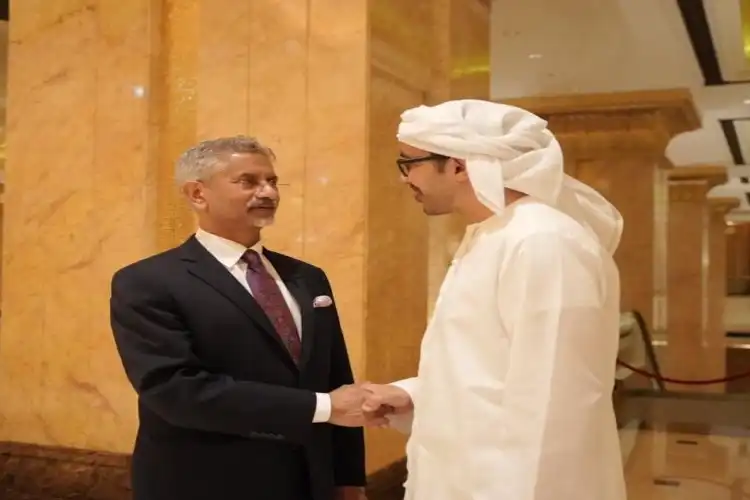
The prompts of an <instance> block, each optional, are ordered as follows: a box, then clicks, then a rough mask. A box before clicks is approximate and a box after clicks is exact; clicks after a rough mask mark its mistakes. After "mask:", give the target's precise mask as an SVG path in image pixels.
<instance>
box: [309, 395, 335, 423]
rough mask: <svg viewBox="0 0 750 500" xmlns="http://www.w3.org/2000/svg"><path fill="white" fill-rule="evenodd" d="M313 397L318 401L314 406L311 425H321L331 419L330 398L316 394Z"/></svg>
mask: <svg viewBox="0 0 750 500" xmlns="http://www.w3.org/2000/svg"><path fill="white" fill-rule="evenodd" d="M315 397H316V398H317V400H318V401H317V404H316V405H315V413H314V414H313V423H314V424H322V423H325V422H328V421H329V420H330V419H331V396H329V395H328V394H323V393H320V392H316V393H315Z"/></svg>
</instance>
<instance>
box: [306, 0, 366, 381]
mask: <svg viewBox="0 0 750 500" xmlns="http://www.w3.org/2000/svg"><path fill="white" fill-rule="evenodd" d="M367 6H368V2H366V1H365V0H353V1H350V2H345V3H342V2H338V1H336V0H314V1H313V2H311V3H310V12H309V14H308V19H309V28H308V29H309V30H310V31H309V38H308V43H309V47H308V56H307V57H308V67H307V68H308V69H307V96H308V109H307V117H306V127H307V128H306V133H305V136H304V137H303V138H301V140H303V141H304V142H305V144H306V155H307V157H306V159H305V179H304V185H305V193H304V197H305V208H304V213H303V223H304V233H305V241H304V256H305V259H306V260H308V261H310V262H312V263H314V264H316V265H319V266H320V267H322V268H323V269H325V271H326V272H327V273H328V276H329V279H330V280H331V282H332V284H333V286H334V293H335V294H336V298H337V300H338V304H339V308H340V309H339V312H340V314H341V320H342V324H343V326H344V331H345V335H346V340H347V344H348V348H349V353H350V355H351V357H352V363H353V365H354V368H355V372H356V374H357V375H358V376H361V375H362V374H363V373H364V369H365V351H364V350H365V346H364V336H365V331H364V318H365V314H366V312H365V311H366V309H367V299H366V297H365V292H364V286H365V285H364V283H365V258H366V255H367V244H368V243H367V236H366V203H367V201H366V200H367V183H366V179H367V156H366V155H367V130H368V123H367V77H368V65H369V60H368V59H367V58H366V54H367V51H366V46H367V45H366V44H367V36H368V31H367V16H368V12H367ZM333 19H335V20H336V21H335V22H332V20H333Z"/></svg>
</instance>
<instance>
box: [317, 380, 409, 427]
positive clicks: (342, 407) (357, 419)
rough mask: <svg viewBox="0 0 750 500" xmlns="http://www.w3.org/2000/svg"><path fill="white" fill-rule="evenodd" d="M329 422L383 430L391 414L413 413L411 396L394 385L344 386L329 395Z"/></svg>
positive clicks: (367, 384) (365, 384) (367, 383)
mask: <svg viewBox="0 0 750 500" xmlns="http://www.w3.org/2000/svg"><path fill="white" fill-rule="evenodd" d="M330 396H331V418H330V420H329V422H330V423H332V424H334V425H340V426H343V427H362V426H368V427H382V426H385V425H387V424H388V418H387V417H388V415H393V414H400V413H405V412H408V411H411V410H412V401H411V397H410V396H409V393H407V392H406V391H405V390H403V389H401V388H400V387H396V386H393V385H377V384H371V383H369V382H366V383H364V384H353V385H344V386H341V387H339V388H338V389H336V390H335V391H333V392H331V393H330Z"/></svg>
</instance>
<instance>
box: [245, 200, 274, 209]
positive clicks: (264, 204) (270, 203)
mask: <svg viewBox="0 0 750 500" xmlns="http://www.w3.org/2000/svg"><path fill="white" fill-rule="evenodd" d="M278 206H279V204H278V202H275V201H259V202H257V203H251V204H250V205H248V207H247V208H248V209H249V210H252V209H253V208H276V207H278Z"/></svg>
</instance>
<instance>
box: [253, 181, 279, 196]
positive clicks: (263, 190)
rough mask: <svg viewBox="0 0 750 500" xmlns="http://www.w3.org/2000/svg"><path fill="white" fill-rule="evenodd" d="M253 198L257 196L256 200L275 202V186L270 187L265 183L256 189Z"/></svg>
mask: <svg viewBox="0 0 750 500" xmlns="http://www.w3.org/2000/svg"><path fill="white" fill-rule="evenodd" d="M255 196H257V197H258V198H271V199H273V200H275V199H276V198H278V197H279V191H278V190H277V189H276V187H275V186H273V185H271V184H270V183H268V182H265V183H263V184H261V185H260V186H259V187H258V190H257V191H256V193H255Z"/></svg>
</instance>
